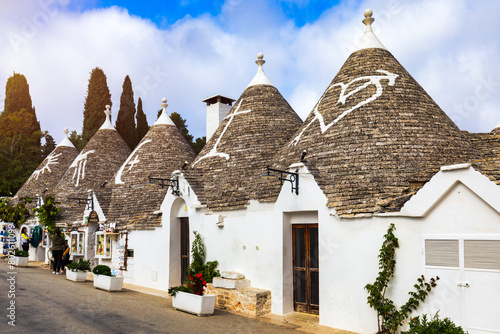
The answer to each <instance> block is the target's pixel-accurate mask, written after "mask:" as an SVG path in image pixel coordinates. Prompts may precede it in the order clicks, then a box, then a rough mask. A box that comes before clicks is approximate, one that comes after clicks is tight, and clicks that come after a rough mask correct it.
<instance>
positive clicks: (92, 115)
mask: <svg viewBox="0 0 500 334" xmlns="http://www.w3.org/2000/svg"><path fill="white" fill-rule="evenodd" d="M108 104H109V105H112V103H111V93H110V92H109V88H108V84H107V81H106V75H105V74H104V72H103V70H102V69H100V68H99V67H96V68H94V69H93V70H92V72H91V73H90V79H89V85H88V87H87V97H86V98H85V106H84V110H83V129H82V140H83V146H85V144H86V143H87V142H88V141H89V140H90V138H92V136H93V135H94V134H95V133H96V132H97V130H99V128H100V127H101V125H102V123H104V120H105V118H106V115H105V114H104V110H105V109H106V105H108Z"/></svg>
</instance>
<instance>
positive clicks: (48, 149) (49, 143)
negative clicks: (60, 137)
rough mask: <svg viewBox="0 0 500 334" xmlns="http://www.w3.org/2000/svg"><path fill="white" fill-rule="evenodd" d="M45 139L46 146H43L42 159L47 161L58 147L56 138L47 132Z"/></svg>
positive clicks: (44, 135)
mask: <svg viewBox="0 0 500 334" xmlns="http://www.w3.org/2000/svg"><path fill="white" fill-rule="evenodd" d="M43 138H44V139H45V144H43V145H42V159H45V158H46V157H47V156H48V155H49V154H50V153H52V151H54V150H55V148H56V146H57V145H56V142H55V140H54V138H52V136H51V135H50V134H49V133H48V132H47V131H45V132H44V134H43Z"/></svg>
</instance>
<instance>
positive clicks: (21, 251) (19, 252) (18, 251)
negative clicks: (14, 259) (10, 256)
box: [14, 249, 30, 257]
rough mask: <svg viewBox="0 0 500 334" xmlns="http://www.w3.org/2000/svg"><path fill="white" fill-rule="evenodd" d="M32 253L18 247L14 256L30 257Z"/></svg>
mask: <svg viewBox="0 0 500 334" xmlns="http://www.w3.org/2000/svg"><path fill="white" fill-rule="evenodd" d="M29 255H30V254H29V253H28V252H27V251H24V250H20V249H16V250H15V251H14V256H20V257H28V256H29Z"/></svg>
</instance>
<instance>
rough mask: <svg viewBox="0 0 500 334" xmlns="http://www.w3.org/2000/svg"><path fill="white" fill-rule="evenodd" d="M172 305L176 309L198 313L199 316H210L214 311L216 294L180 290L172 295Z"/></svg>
mask: <svg viewBox="0 0 500 334" xmlns="http://www.w3.org/2000/svg"><path fill="white" fill-rule="evenodd" d="M172 307H173V308H174V309H176V310H181V311H184V312H188V313H192V314H196V315H197V316H208V315H212V314H213V313H214V307H215V296H214V295H203V296H200V295H195V294H193V293H187V292H181V291H178V292H177V293H176V294H175V296H173V297H172Z"/></svg>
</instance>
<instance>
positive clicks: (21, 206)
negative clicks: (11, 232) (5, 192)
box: [0, 198, 29, 228]
mask: <svg viewBox="0 0 500 334" xmlns="http://www.w3.org/2000/svg"><path fill="white" fill-rule="evenodd" d="M26 202H29V201H28V200H22V201H19V203H17V205H16V206H11V205H10V204H9V202H8V201H7V199H5V198H3V199H0V220H3V221H4V222H8V223H14V225H15V226H16V228H17V227H19V226H21V225H22V224H23V223H24V222H25V221H26V219H28V217H29V211H28V209H26V204H25V203H26Z"/></svg>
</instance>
